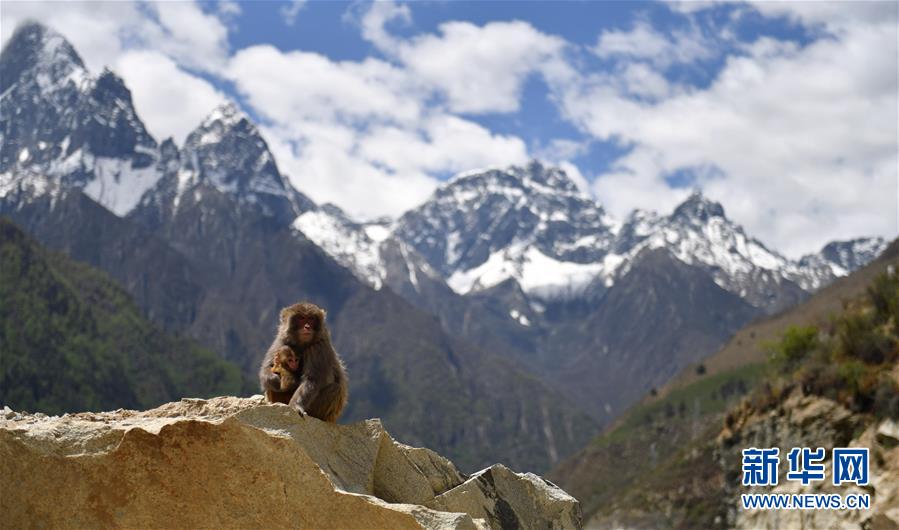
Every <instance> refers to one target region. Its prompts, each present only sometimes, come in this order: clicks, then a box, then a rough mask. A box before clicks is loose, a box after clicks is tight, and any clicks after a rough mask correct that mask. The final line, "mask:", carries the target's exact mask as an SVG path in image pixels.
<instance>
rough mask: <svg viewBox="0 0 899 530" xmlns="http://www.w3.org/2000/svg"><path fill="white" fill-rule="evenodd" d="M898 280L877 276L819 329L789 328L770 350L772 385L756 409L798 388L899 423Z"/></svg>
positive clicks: (760, 394) (761, 394) (762, 392)
mask: <svg viewBox="0 0 899 530" xmlns="http://www.w3.org/2000/svg"><path fill="white" fill-rule="evenodd" d="M897 320H899V276H897V275H895V274H894V275H887V274H881V275H880V276H878V277H877V278H876V279H875V280H874V282H873V283H872V284H871V285H870V286H869V287H868V289H867V291H866V294H865V297H864V298H862V299H861V300H858V301H855V302H853V303H849V304H846V307H845V310H844V311H843V313H842V314H841V315H839V316H836V317H833V318H831V320H830V322H829V323H828V324H827V325H825V326H821V327H820V328H819V327H815V326H809V327H791V328H789V329H788V330H787V331H786V332H785V333H784V335H783V337H782V338H781V340H780V341H779V342H777V343H775V344H772V345H770V346H769V348H770V350H771V355H770V365H771V370H772V372H773V373H774V375H773V377H772V378H771V380H772V381H771V383H770V384H769V385H767V386H766V387H764V388H763V389H761V390H759V392H758V393H757V394H756V396H754V399H755V400H756V401H757V404H758V405H761V406H760V407H759V408H764V404H765V403H766V402H771V401H776V400H777V399H778V398H779V396H781V395H783V394H784V393H785V392H786V391H788V390H790V389H792V388H794V387H795V386H797V385H798V386H800V387H801V389H802V391H803V392H804V393H806V394H811V395H817V396H822V397H826V398H829V399H832V400H835V401H838V402H840V403H841V404H843V405H844V406H845V407H847V408H848V409H849V410H852V411H854V412H858V413H870V414H873V415H874V416H875V417H878V418H884V417H891V418H899V385H897V383H896V381H895V380H894V379H893V377H892V376H891V374H890V372H891V370H893V369H894V368H895V366H896V363H897V362H899V333H897V325H896V323H897Z"/></svg>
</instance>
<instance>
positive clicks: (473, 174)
mask: <svg viewBox="0 0 899 530" xmlns="http://www.w3.org/2000/svg"><path fill="white" fill-rule="evenodd" d="M494 177H497V178H513V179H514V180H515V181H517V183H518V184H519V186H520V187H521V188H525V189H539V191H544V192H554V193H559V192H562V193H568V194H572V195H578V196H580V197H581V198H584V199H587V200H592V199H590V197H589V196H587V195H586V194H584V193H583V192H582V191H581V190H580V188H578V186H577V184H576V183H575V182H574V180H572V179H571V177H569V176H568V174H567V173H566V172H565V170H564V169H562V168H560V167H557V166H552V165H549V164H545V163H543V162H541V161H540V160H537V159H536V158H534V159H531V160H530V161H529V162H528V163H526V164H524V165H510V166H506V167H499V166H493V167H486V168H481V169H475V170H470V171H464V172H462V173H458V174H456V175H455V176H454V177H452V178H451V179H449V180H448V181H447V182H446V183H444V184H443V185H442V186H440V188H439V189H438V190H439V191H445V190H447V189H450V188H453V187H456V186H460V185H463V186H464V185H465V184H466V183H469V182H477V181H480V180H485V179H490V178H494Z"/></svg>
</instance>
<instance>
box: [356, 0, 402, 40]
mask: <svg viewBox="0 0 899 530" xmlns="http://www.w3.org/2000/svg"><path fill="white" fill-rule="evenodd" d="M391 22H399V23H403V24H409V23H410V22H412V12H411V11H410V10H409V6H407V5H397V4H396V3H395V2H393V1H391V0H386V1H383V2H372V3H371V5H370V6H369V8H368V10H367V11H365V12H364V13H362V16H361V19H360V25H361V27H362V38H364V39H365V40H367V41H368V42H371V43H372V44H374V45H375V46H377V47H378V48H379V49H381V50H383V51H386V52H394V51H395V50H396V48H397V46H398V40H397V39H396V38H394V37H393V35H391V34H390V33H389V32H388V31H387V28H386V26H387V24H389V23H391Z"/></svg>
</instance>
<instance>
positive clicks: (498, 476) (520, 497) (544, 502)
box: [429, 464, 583, 530]
mask: <svg viewBox="0 0 899 530" xmlns="http://www.w3.org/2000/svg"><path fill="white" fill-rule="evenodd" d="M429 506H432V507H433V508H435V509H438V510H443V511H449V512H464V513H468V514H471V515H472V516H473V517H477V518H483V519H485V520H486V521H487V522H488V523H489V524H490V526H491V527H493V528H520V529H523V530H524V529H530V528H535V529H536V528H580V527H581V526H583V523H582V515H581V509H580V504H579V503H578V502H577V501H576V500H575V499H574V498H573V497H571V496H570V495H568V494H567V493H565V492H564V491H562V490H561V489H560V488H559V487H558V486H556V485H555V484H553V483H552V482H549V481H547V480H544V479H542V478H540V477H538V476H537V475H534V474H533V473H525V474H519V473H514V472H512V471H511V470H509V468H507V467H506V466H504V465H502V464H496V465H493V466H491V467H489V468H487V469H485V470H483V471H479V472H478V473H475V474H474V475H472V477H471V478H469V479H468V480H467V481H465V483H463V484H461V485H459V486H456V487H455V488H453V489H451V490H449V491H447V492H445V493H443V494H441V495H439V496H437V497H436V498H435V499H434V501H433V502H432V503H431V504H430V505H429Z"/></svg>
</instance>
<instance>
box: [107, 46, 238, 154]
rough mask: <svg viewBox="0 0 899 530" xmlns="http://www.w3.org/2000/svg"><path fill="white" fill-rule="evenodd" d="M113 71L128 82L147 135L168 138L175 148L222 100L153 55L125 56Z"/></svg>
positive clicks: (212, 90)
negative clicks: (143, 119)
mask: <svg viewBox="0 0 899 530" xmlns="http://www.w3.org/2000/svg"><path fill="white" fill-rule="evenodd" d="M115 70H116V71H117V72H118V73H119V74H120V75H122V77H123V78H125V79H127V80H128V85H129V87H130V88H131V94H132V96H133V99H134V105H135V108H136V109H137V112H138V114H139V115H140V116H142V117H144V116H152V119H150V120H145V122H146V124H147V127H148V128H149V130H150V133H151V134H153V135H154V136H155V137H157V138H159V139H160V140H161V139H163V138H166V137H168V136H172V137H174V139H175V142H176V143H178V144H179V145H182V144H183V143H184V140H185V138H186V137H187V135H188V134H189V133H190V132H191V131H192V130H194V129H195V128H196V127H197V125H198V124H199V123H200V122H201V121H202V120H203V119H204V118H205V117H206V116H207V115H208V114H209V113H210V112H211V111H212V109H213V108H215V107H216V106H218V105H219V104H221V103H223V102H224V101H225V100H226V98H225V96H224V95H223V94H222V93H221V92H219V91H218V90H216V89H215V88H214V87H213V86H212V85H210V84H209V83H208V82H206V81H204V80H203V79H200V78H198V77H196V76H193V75H190V74H188V73H186V72H185V71H184V70H182V69H181V68H179V67H178V65H177V64H176V63H175V62H174V61H173V60H172V59H170V58H169V57H168V56H166V55H163V54H161V53H158V52H153V51H132V52H126V53H125V54H124V55H122V56H121V57H119V59H118V61H117V62H116V64H115Z"/></svg>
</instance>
